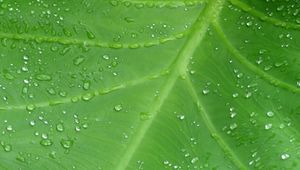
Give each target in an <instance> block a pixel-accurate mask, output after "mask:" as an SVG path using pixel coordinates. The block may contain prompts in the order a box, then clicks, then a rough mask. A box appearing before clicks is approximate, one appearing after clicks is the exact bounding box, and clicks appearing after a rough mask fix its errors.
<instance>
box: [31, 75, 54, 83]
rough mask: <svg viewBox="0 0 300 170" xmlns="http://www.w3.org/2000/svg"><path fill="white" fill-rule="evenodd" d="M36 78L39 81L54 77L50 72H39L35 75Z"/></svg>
mask: <svg viewBox="0 0 300 170" xmlns="http://www.w3.org/2000/svg"><path fill="white" fill-rule="evenodd" d="M35 79H37V80H39V81H50V80H52V77H51V76H50V75H48V74H38V75H36V76H35Z"/></svg>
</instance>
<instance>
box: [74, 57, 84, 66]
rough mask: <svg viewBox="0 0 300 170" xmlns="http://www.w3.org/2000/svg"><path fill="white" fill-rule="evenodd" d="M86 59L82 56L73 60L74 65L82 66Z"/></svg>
mask: <svg viewBox="0 0 300 170" xmlns="http://www.w3.org/2000/svg"><path fill="white" fill-rule="evenodd" d="M85 59H86V58H85V57H84V56H82V55H80V56H78V57H76V58H74V59H73V64H74V65H75V66H79V65H80V64H82V63H83V62H84V61H85Z"/></svg>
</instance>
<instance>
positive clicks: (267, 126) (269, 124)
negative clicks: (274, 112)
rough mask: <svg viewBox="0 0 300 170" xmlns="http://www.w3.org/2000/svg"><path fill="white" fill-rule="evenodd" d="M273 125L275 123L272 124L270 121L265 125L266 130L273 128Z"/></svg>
mask: <svg viewBox="0 0 300 170" xmlns="http://www.w3.org/2000/svg"><path fill="white" fill-rule="evenodd" d="M272 126H273V125H272V124H271V123H268V124H266V125H265V129H266V130H269V129H271V128H272Z"/></svg>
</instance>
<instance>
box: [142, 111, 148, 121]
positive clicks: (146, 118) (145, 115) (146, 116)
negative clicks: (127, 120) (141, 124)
mask: <svg viewBox="0 0 300 170" xmlns="http://www.w3.org/2000/svg"><path fill="white" fill-rule="evenodd" d="M140 119H141V120H148V119H150V114H149V113H146V112H141V113H140Z"/></svg>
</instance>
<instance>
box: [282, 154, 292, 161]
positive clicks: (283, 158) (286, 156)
mask: <svg viewBox="0 0 300 170" xmlns="http://www.w3.org/2000/svg"><path fill="white" fill-rule="evenodd" d="M289 158H290V155H289V154H287V153H284V154H282V155H281V159H282V160H287V159H289Z"/></svg>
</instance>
